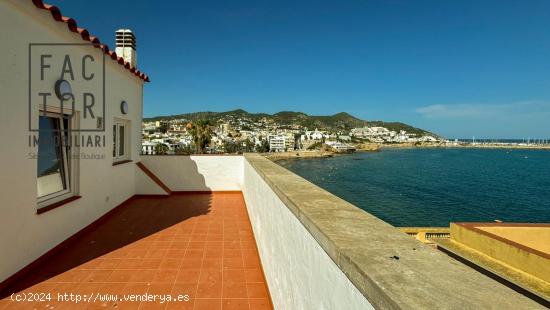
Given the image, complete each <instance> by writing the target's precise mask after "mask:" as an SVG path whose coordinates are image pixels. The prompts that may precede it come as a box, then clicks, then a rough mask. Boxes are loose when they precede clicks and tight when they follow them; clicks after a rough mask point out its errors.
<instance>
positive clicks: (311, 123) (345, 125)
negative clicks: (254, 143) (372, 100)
mask: <svg viewBox="0 0 550 310" xmlns="http://www.w3.org/2000/svg"><path fill="white" fill-rule="evenodd" d="M237 118H247V119H250V120H252V121H259V120H261V119H264V118H265V119H267V120H271V121H273V122H276V123H278V124H280V125H282V126H290V125H301V126H303V127H307V128H308V129H310V130H313V129H316V128H317V129H319V130H333V131H338V130H350V129H352V128H358V127H364V126H367V125H368V126H379V127H386V128H388V129H389V130H395V131H399V130H405V131H407V132H409V133H415V134H417V135H424V134H431V135H434V136H437V135H435V134H433V133H430V132H428V131H425V130H423V129H420V128H415V127H413V126H410V125H407V124H404V123H399V122H383V121H365V120H362V119H359V118H357V117H355V116H353V115H350V114H349V113H346V112H341V113H337V114H334V115H327V116H320V115H308V114H306V113H303V112H294V111H281V112H278V113H275V114H266V113H249V112H247V111H245V110H242V109H238V110H233V111H227V112H194V113H185V114H177V115H167V116H157V117H151V118H144V119H143V121H145V122H152V121H168V120H174V119H185V120H186V121H191V122H192V121H196V120H199V119H202V120H210V121H213V122H218V121H220V120H227V119H237Z"/></svg>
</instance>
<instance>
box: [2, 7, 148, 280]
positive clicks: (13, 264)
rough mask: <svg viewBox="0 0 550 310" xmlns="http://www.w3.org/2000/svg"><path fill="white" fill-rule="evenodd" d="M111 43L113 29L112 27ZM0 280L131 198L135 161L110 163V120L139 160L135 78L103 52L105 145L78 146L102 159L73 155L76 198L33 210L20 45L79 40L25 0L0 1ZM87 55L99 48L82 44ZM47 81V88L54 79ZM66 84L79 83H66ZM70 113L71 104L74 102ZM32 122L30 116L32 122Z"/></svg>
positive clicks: (24, 58) (32, 162)
mask: <svg viewBox="0 0 550 310" xmlns="http://www.w3.org/2000/svg"><path fill="white" fill-rule="evenodd" d="M113 41H114V32H113ZM0 42H2V47H1V48H0V59H1V61H2V69H1V70H0V96H1V97H0V98H1V101H0V131H1V134H0V143H1V144H2V149H1V153H0V159H1V165H2V173H0V184H1V186H0V199H1V202H0V212H1V216H0V227H1V228H0V229H1V231H0V248H1V249H2V255H0V281H2V280H4V279H6V278H7V277H9V276H10V275H12V274H14V273H15V272H17V271H18V270H20V269H21V268H23V267H24V266H26V265H27V264H29V263H31V262H32V261H34V260H35V259H37V258H38V257H40V256H41V255H43V254H44V253H45V252H47V251H48V250H50V249H51V248H53V247H54V246H56V245H57V244H59V243H60V242H62V241H63V240H65V239H67V238H68V237H70V236H71V235H73V234H74V233H76V232H77V231H79V230H80V229H82V228H83V227H85V226H87V225H88V224H90V223H91V222H93V221H94V220H96V219H97V218H99V217H100V216H101V215H103V214H105V213H106V212H108V211H109V210H111V209H112V208H114V207H115V206H117V205H118V204H120V203H121V202H123V201H125V200H126V199H128V198H129V197H131V196H133V195H134V194H135V191H136V185H135V174H136V173H138V171H137V170H136V167H135V164H133V163H127V164H123V165H118V166H113V165H112V163H113V159H112V124H113V118H114V117H119V118H123V119H127V120H131V124H132V130H131V142H130V144H131V155H130V157H131V159H132V160H134V161H138V160H139V152H140V150H141V147H140V145H141V134H140V133H141V115H142V104H143V103H142V88H143V81H141V80H140V79H139V78H137V77H136V76H134V75H133V74H131V73H130V72H129V71H128V70H126V69H124V68H123V66H121V65H119V64H118V63H116V62H115V61H113V60H111V59H110V58H108V57H107V59H106V66H105V70H106V71H105V77H106V119H105V120H104V121H105V125H106V131H105V133H104V134H105V137H106V147H105V148H99V149H98V148H94V149H93V150H92V149H84V148H82V149H81V151H85V152H90V153H91V152H93V153H97V154H104V155H105V158H104V159H86V160H84V159H83V160H80V164H79V165H80V167H79V174H80V177H79V182H78V183H79V189H80V191H79V195H81V196H82V198H81V199H78V200H76V201H73V202H71V203H69V204H66V205H63V206H61V207H59V208H56V209H53V210H50V211H48V212H46V213H43V214H40V215H38V214H37V212H36V211H37V199H36V196H37V183H36V182H37V177H36V174H37V161H36V159H29V158H28V153H29V152H33V151H34V152H36V148H32V149H31V148H29V145H28V137H29V131H28V123H27V117H28V106H27V102H28V93H27V92H28V44H29V43H31V42H32V43H37V42H42V43H55V42H57V43H83V42H84V41H82V39H81V38H80V36H79V35H78V34H76V33H72V32H70V31H69V30H68V29H67V25H66V24H64V23H59V22H55V21H54V20H53V19H52V17H51V15H50V12H48V11H46V10H39V9H37V8H35V7H34V6H33V5H32V3H31V2H30V1H19V0H7V1H6V0H4V1H0ZM69 49H71V50H72V51H76V50H75V49H87V50H89V53H90V54H91V55H93V56H94V58H95V59H101V58H102V57H103V54H102V52H101V51H100V50H99V49H97V48H92V47H90V46H82V47H79V46H74V47H69ZM50 82H51V83H52V91H53V84H54V82H55V81H54V80H52V81H50ZM72 86H73V89H74V88H75V87H79V85H78V83H74V84H72ZM122 100H125V101H127V102H128V105H129V113H128V114H127V115H124V116H123V115H122V114H121V112H120V109H119V104H120V102H121V101H122ZM77 110H78V107H77ZM33 122H34V124H35V125H36V124H37V122H38V120H37V119H35V120H33Z"/></svg>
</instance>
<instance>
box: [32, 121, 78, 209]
mask: <svg viewBox="0 0 550 310" xmlns="http://www.w3.org/2000/svg"><path fill="white" fill-rule="evenodd" d="M69 131H70V119H69V117H68V116H67V115H64V114H58V113H49V112H48V113H46V114H41V115H40V118H39V129H38V152H37V162H38V163H37V168H38V169H37V198H38V203H39V207H40V204H42V203H50V202H51V203H53V202H55V200H56V199H57V198H60V197H61V198H64V196H65V195H70V194H72V193H71V156H70V153H71V151H70V146H69V145H68V144H67V142H68V139H69V138H68V137H69Z"/></svg>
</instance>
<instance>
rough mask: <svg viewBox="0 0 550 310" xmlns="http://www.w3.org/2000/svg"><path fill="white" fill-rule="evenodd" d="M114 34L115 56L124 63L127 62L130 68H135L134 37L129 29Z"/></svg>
mask: <svg viewBox="0 0 550 310" xmlns="http://www.w3.org/2000/svg"><path fill="white" fill-rule="evenodd" d="M115 34H116V49H115V53H116V54H117V56H121V57H122V58H124V60H125V61H127V62H129V63H130V65H132V67H136V66H137V54H136V37H135V36H134V34H133V33H132V30H130V29H119V30H117V31H116V32H115Z"/></svg>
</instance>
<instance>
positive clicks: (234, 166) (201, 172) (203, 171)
mask: <svg viewBox="0 0 550 310" xmlns="http://www.w3.org/2000/svg"><path fill="white" fill-rule="evenodd" d="M141 162H142V163H143V164H144V165H145V166H146V167H147V168H148V169H149V170H151V172H153V173H154V174H155V175H156V176H157V177H158V178H159V179H160V180H161V181H162V182H163V183H164V184H166V186H168V187H169V188H170V190H172V191H240V190H241V187H242V181H243V157H242V156H234V155H191V156H179V155H166V156H163V155H148V156H142V157H141ZM138 194H141V192H140V189H139V188H138ZM144 194H148V193H147V192H144Z"/></svg>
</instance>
